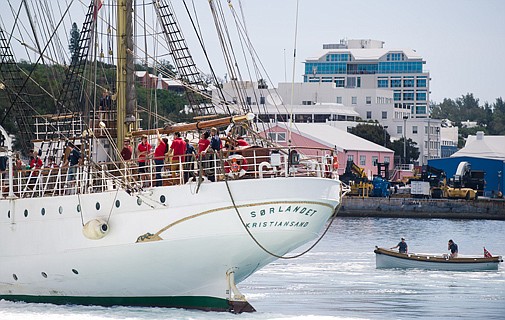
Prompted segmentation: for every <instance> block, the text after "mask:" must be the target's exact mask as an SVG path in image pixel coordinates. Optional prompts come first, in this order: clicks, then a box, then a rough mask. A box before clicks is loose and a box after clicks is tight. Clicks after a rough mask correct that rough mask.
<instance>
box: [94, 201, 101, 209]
mask: <svg viewBox="0 0 505 320" xmlns="http://www.w3.org/2000/svg"><path fill="white" fill-rule="evenodd" d="M95 208H96V210H100V202H97V203H96V204H95Z"/></svg>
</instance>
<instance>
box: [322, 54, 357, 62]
mask: <svg viewBox="0 0 505 320" xmlns="http://www.w3.org/2000/svg"><path fill="white" fill-rule="evenodd" d="M326 61H351V55H350V54H348V53H333V54H327V55H326Z"/></svg>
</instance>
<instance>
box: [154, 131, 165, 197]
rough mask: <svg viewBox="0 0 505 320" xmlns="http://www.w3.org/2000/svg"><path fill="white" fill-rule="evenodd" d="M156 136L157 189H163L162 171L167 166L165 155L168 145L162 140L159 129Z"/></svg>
mask: <svg viewBox="0 0 505 320" xmlns="http://www.w3.org/2000/svg"><path fill="white" fill-rule="evenodd" d="M156 134H157V135H158V144H157V145H156V149H154V164H155V166H156V184H155V185H156V187H161V185H162V181H161V170H162V169H163V167H164V165H165V153H166V151H167V144H166V143H165V141H163V139H162V138H161V134H160V132H159V130H158V129H156Z"/></svg>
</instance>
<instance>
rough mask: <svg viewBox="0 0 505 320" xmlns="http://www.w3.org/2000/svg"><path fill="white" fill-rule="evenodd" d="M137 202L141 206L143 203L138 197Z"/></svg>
mask: <svg viewBox="0 0 505 320" xmlns="http://www.w3.org/2000/svg"><path fill="white" fill-rule="evenodd" d="M137 204H138V205H139V206H140V205H141V204H142V199H140V198H137Z"/></svg>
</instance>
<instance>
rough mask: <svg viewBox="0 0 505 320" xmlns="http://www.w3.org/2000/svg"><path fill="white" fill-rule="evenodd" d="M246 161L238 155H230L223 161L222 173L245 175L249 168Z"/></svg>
mask: <svg viewBox="0 0 505 320" xmlns="http://www.w3.org/2000/svg"><path fill="white" fill-rule="evenodd" d="M247 164H248V163H247V159H246V158H244V157H243V156H242V155H240V154H232V155H231V156H229V157H228V159H226V160H225V161H224V172H225V173H227V174H229V173H230V174H240V176H242V175H244V174H245V171H247V169H248V168H249V166H248V165H247Z"/></svg>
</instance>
